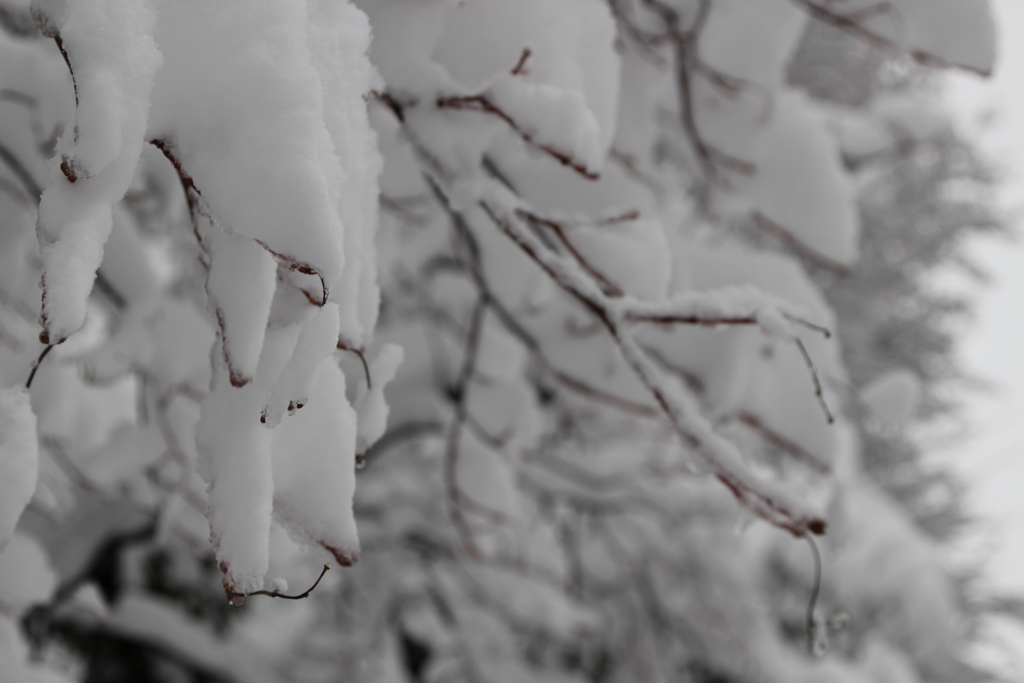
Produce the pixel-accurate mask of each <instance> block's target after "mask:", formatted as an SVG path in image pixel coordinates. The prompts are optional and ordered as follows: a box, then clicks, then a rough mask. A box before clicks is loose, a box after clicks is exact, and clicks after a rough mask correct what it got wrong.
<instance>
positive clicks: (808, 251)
mask: <svg viewBox="0 0 1024 683" xmlns="http://www.w3.org/2000/svg"><path fill="white" fill-rule="evenodd" d="M751 218H753V220H754V225H756V226H757V227H759V228H761V229H762V230H764V231H765V232H767V233H768V234H770V235H772V236H773V237H775V238H776V239H777V240H779V241H780V242H782V243H783V244H785V245H786V246H787V247H789V249H791V250H792V251H793V252H794V253H795V254H797V255H798V256H802V257H803V258H805V259H807V260H808V261H810V262H811V263H813V264H815V265H817V266H819V267H821V268H824V269H826V270H830V271H832V272H833V273H835V274H836V275H847V274H848V273H849V272H850V269H849V268H847V266H846V265H845V264H842V263H840V262H839V261H836V260H835V259H833V258H830V257H828V256H826V255H825V254H822V253H821V252H820V251H818V250H817V249H814V248H813V247H811V246H809V245H808V244H807V243H806V242H804V241H803V240H801V239H800V238H798V237H797V236H796V235H794V234H793V233H792V232H790V231H789V230H787V229H786V228H784V227H782V226H781V225H779V224H778V223H776V222H775V221H773V220H772V219H770V218H768V217H767V216H765V215H764V214H763V213H761V212H760V211H755V212H753V213H752V214H751Z"/></svg>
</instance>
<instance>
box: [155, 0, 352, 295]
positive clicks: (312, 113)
mask: <svg viewBox="0 0 1024 683" xmlns="http://www.w3.org/2000/svg"><path fill="white" fill-rule="evenodd" d="M308 21H309V17H308V13H307V11H306V4H305V2H303V1H302V0H284V1H281V0H259V1H258V2H252V3H247V5H246V7H245V11H244V12H242V13H238V12H235V11H233V6H230V5H224V6H222V5H208V4H206V3H202V2H163V3H161V5H160V17H159V22H158V25H157V31H156V41H157V44H158V45H159V46H160V50H161V51H162V52H163V55H164V68H162V69H161V70H160V71H159V72H158V73H157V77H156V82H155V85H154V89H153V106H152V116H151V120H150V125H149V129H148V131H147V133H146V134H147V136H148V137H149V138H150V139H160V140H166V141H167V143H168V144H169V145H170V147H171V148H172V150H173V152H174V154H175V156H176V158H177V159H178V160H179V162H180V163H181V165H182V168H183V169H184V171H185V172H186V173H187V174H188V175H189V176H190V177H191V178H192V180H193V181H194V182H195V185H196V187H197V188H198V189H199V192H200V193H201V194H202V201H203V203H204V204H205V205H206V206H208V207H209V209H210V210H211V211H212V213H213V214H214V215H215V216H216V217H217V219H218V221H219V222H220V223H221V224H222V225H223V226H224V228H225V230H227V231H228V232H230V233H232V234H234V235H239V236H245V237H247V238H250V239H252V240H256V241H258V242H259V243H260V244H261V245H262V246H264V248H266V249H267V250H268V251H270V252H272V253H273V254H274V255H275V258H277V260H278V261H279V262H280V263H282V264H284V265H285V266H286V267H289V268H295V269H299V268H303V269H309V270H312V271H314V272H316V273H317V274H319V275H320V276H321V277H322V278H323V279H324V282H325V287H326V288H327V290H328V291H330V289H331V288H332V287H334V285H335V284H337V282H338V281H339V278H340V277H341V271H342V268H343V265H344V255H343V244H342V242H343V234H344V228H343V226H342V224H341V219H340V217H339V216H338V209H337V202H338V188H339V187H340V186H341V184H342V181H343V178H344V177H345V176H344V171H343V169H342V168H341V165H340V162H339V160H338V156H337V152H336V150H335V148H334V144H333V142H332V140H331V137H330V134H329V132H328V130H327V125H326V123H325V120H324V99H323V88H322V87H321V77H320V74H319V72H318V71H317V69H316V67H315V66H314V64H313V59H312V55H311V53H310V49H309V46H308V42H307V34H308ZM336 68H342V69H343V68H345V66H344V65H338V66H337V67H336ZM182 93H188V96H187V97H183V96H182Z"/></svg>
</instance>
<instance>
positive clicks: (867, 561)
mask: <svg viewBox="0 0 1024 683" xmlns="http://www.w3.org/2000/svg"><path fill="white" fill-rule="evenodd" d="M822 26H826V27H829V28H830V29H831V30H835V31H836V32H837V33H836V34H835V36H841V38H838V37H837V38H834V39H833V41H834V44H835V45H838V44H839V41H840V40H850V41H854V43H855V44H856V45H859V46H861V47H862V48H863V49H864V50H870V51H872V54H874V55H876V57H875V59H876V60H877V64H890V65H892V64H896V65H901V68H904V69H919V68H921V67H918V66H914V65H913V63H914V62H918V63H922V64H924V65H925V66H927V67H928V68H936V67H942V68H946V67H955V68H962V69H967V70H969V71H973V72H977V73H979V74H987V73H989V72H990V71H991V69H992V66H993V61H994V58H995V47H994V44H993V35H994V29H993V26H992V19H991V16H990V14H989V11H988V7H987V3H986V2H983V1H979V0H942V1H941V2H938V1H936V0H898V1H895V2H882V3H876V2H873V1H871V2H868V1H864V2H862V1H860V0H842V1H841V2H839V1H833V2H826V1H825V0H758V2H747V1H745V0H643V1H641V0H458V1H456V0H418V1H417V2H409V1H408V0H357V1H356V2H354V3H353V2H350V1H349V0H250V1H249V2H246V3H239V2H233V1H230V2H229V1H226V0H225V1H222V2H201V1H199V0H132V1H130V2H129V1H127V0H32V2H31V4H29V3H28V2H24V1H22V0H0V28H2V30H0V64H2V65H3V66H2V68H0V220H2V223H0V240H2V242H0V674H2V675H0V678H3V680H5V681H6V680H11V681H15V682H20V681H35V680H55V681H56V680H75V679H76V677H81V676H79V674H81V673H82V671H81V670H79V669H80V668H81V667H82V666H83V665H79V669H76V668H75V667H76V665H75V664H74V662H78V661H80V660H76V659H75V656H78V657H79V658H80V659H81V658H82V657H84V660H85V661H86V662H87V663H86V665H84V666H85V668H86V669H88V670H89V671H90V672H93V674H94V675H99V674H95V671H96V669H95V668H94V665H95V662H94V661H93V660H90V659H89V655H88V654H86V655H73V656H69V657H65V659H68V658H70V659H71V661H72V663H71V664H68V663H67V662H62V661H59V659H60V658H59V657H42V658H41V659H40V658H39V657H32V656H30V652H29V649H30V646H31V647H32V648H34V651H36V652H37V653H38V652H45V651H47V648H48V647H49V644H50V643H51V641H55V640H59V639H60V638H64V639H65V640H69V641H74V634H76V633H77V634H79V636H80V635H81V633H82V629H85V630H86V631H87V632H90V633H92V631H89V629H93V630H94V631H95V633H94V634H93V635H94V636H95V637H97V638H100V639H101V641H102V642H103V643H107V644H110V643H114V644H116V645H117V646H118V647H122V648H123V647H128V648H129V649H131V648H134V650H133V651H136V650H137V651H138V652H141V653H143V654H142V655H140V656H141V657H142V658H141V659H140V660H139V661H138V662H137V663H136V664H137V666H142V667H145V666H157V665H156V664H154V663H153V662H157V663H162V664H161V666H165V667H166V666H171V667H178V668H179V669H182V670H184V671H185V672H186V673H189V674H194V675H195V676H200V675H204V676H212V677H213V678H215V679H217V678H227V679H231V680H245V681H264V680H265V681H276V680H335V679H336V678H338V677H341V678H342V679H344V680H366V681H462V680H466V681H473V680H478V681H496V682H497V681H524V680H533V681H552V682H554V681H566V682H568V681H587V680H590V681H640V680H643V681H648V680H649V681H669V680H684V681H704V682H705V683H708V682H710V681H780V682H782V681H786V682H792V681H808V682H810V681H815V682H816V683H833V682H834V683H843V682H847V681H850V682H861V681H863V682H867V681H887V682H890V683H914V682H916V681H926V680H927V681H931V680H934V681H960V680H966V678H967V677H970V676H977V677H979V680H980V677H981V676H982V674H981V672H978V671H975V670H974V669H972V668H971V667H969V666H968V665H967V664H966V663H965V661H966V660H965V652H966V650H965V648H966V645H967V643H968V640H969V639H968V637H967V636H968V635H969V634H968V632H967V629H965V628H964V627H963V625H962V624H963V622H964V621H965V620H966V619H967V618H968V617H969V616H971V613H970V612H969V610H967V609H966V607H965V605H964V598H963V596H962V595H961V588H962V584H961V583H958V582H957V581H956V577H954V576H953V574H952V573H951V571H950V569H949V567H948V566H947V565H946V564H945V563H944V561H943V557H942V549H941V547H940V544H939V543H938V538H937V536H936V535H935V534H931V533H929V532H928V530H927V529H925V528H923V527H922V525H921V524H920V523H919V522H920V520H919V519H918V518H917V517H915V515H914V514H913V513H912V511H910V510H908V509H907V507H906V505H907V503H908V501H906V500H901V499H899V497H898V496H896V495H894V494H893V492H892V490H891V488H887V486H886V482H884V481H879V480H878V478H877V477H876V476H875V473H877V472H878V471H880V470H878V469H877V468H873V467H872V466H871V461H870V457H871V449H870V439H871V435H873V434H875V435H877V434H879V433H883V434H888V433H889V432H886V431H885V430H890V431H892V430H897V431H899V430H902V429H904V428H905V426H906V425H907V424H909V423H912V422H913V421H914V420H915V419H917V418H918V417H919V415H920V414H921V413H922V411H923V409H922V408H921V406H922V405H923V404H922V401H924V398H922V396H923V395H925V394H927V392H928V391H929V387H931V386H932V385H931V384H930V382H932V380H933V378H931V377H929V376H921V375H920V373H919V372H918V370H919V369H918V368H913V367H898V366H896V367H892V366H893V365H894V364H893V363H888V359H886V362H887V367H885V368H884V370H885V372H884V373H883V372H874V374H873V376H872V377H865V376H864V374H863V373H862V372H861V367H860V365H854V366H850V367H848V365H847V363H846V362H845V361H844V348H843V345H844V344H847V341H848V340H847V338H846V336H845V334H840V332H841V331H842V330H843V329H844V327H843V326H844V317H843V316H844V315H846V313H845V312H844V311H845V310H846V309H845V308H844V306H843V305H841V304H842V301H843V296H844V292H850V291H857V292H859V293H861V294H863V296H864V297H865V298H868V299H870V297H872V296H874V295H873V294H872V292H870V291H863V292H861V290H855V289H854V286H853V285H849V284H844V283H857V282H859V280H858V279H857V278H858V273H859V272H860V271H859V270H858V269H859V268H861V267H862V266H861V265H860V264H861V261H860V260H859V259H860V257H861V256H862V254H860V253H859V250H860V248H861V246H862V245H863V244H869V245H870V244H872V242H871V239H870V238H869V236H868V233H869V228H870V225H867V224H866V222H867V221H870V220H871V214H870V212H869V211H867V210H865V208H864V206H865V198H866V196H867V193H869V192H871V191H872V187H873V186H872V181H873V179H875V178H877V177H879V174H881V173H884V172H885V169H884V168H883V167H882V165H881V164H885V163H888V161H887V159H888V158H889V157H890V156H892V155H897V156H898V155H900V154H903V153H904V150H906V149H907V148H908V146H909V148H913V147H914V145H917V144H920V145H926V144H929V142H930V141H932V140H933V139H936V138H937V137H938V136H940V135H941V134H943V132H944V131H945V132H948V125H947V123H946V122H945V121H944V120H943V118H942V117H941V116H938V115H935V114H934V112H933V111H930V108H932V107H933V103H932V102H931V101H930V100H929V99H928V97H927V96H926V95H924V94H922V93H921V92H918V91H915V90H914V89H912V88H895V87H894V88H889V89H886V88H884V87H882V86H873V87H874V88H875V89H876V90H877V92H874V93H873V97H872V98H870V101H866V102H862V103H859V104H858V105H857V106H850V105H842V104H839V102H840V100H841V98H839V97H838V96H835V97H833V96H830V95H828V94H824V95H823V92H822V89H821V88H817V87H815V86H814V85H813V83H812V82H811V81H812V79H810V78H804V79H801V77H800V76H799V73H800V67H801V64H805V63H806V60H807V59H813V54H814V52H813V47H811V48H809V47H808V45H811V43H810V42H809V36H812V35H813V34H814V32H815V31H816V30H820V27H822ZM844 44H846V43H844ZM846 45H848V44H846ZM826 46H827V47H826V48H825V49H831V47H832V45H830V44H828V43H827V42H826ZM819 49H821V48H819ZM808 50H809V51H810V54H811V55H812V57H811V58H808V57H806V56H802V55H803V54H804V52H806V51H808ZM802 60H804V61H802ZM843 68H849V69H850V70H851V71H855V70H857V69H859V70H860V73H862V74H863V73H868V74H869V75H868V78H869V80H872V83H876V82H879V79H880V76H879V73H880V70H881V68H880V67H878V68H874V67H866V66H864V65H863V64H860V65H853V64H848V65H845V67H844V66H843V65H840V66H839V67H836V70H835V73H833V74H832V75H831V78H833V79H837V80H839V79H843V78H844V77H845V76H844V73H843V71H842V69H843ZM872 69H873V70H872ZM794 74H795V75H794ZM825 90H827V88H826V89H825ZM875 198H876V199H877V196H876V197H875ZM888 206H895V205H894V204H893V203H892V202H890V204H889V205H888ZM894 210H895V209H894ZM968 222H969V220H966V219H965V220H964V221H961V223H959V224H958V226H963V225H965V224H967V223H968ZM33 228H34V230H33ZM874 258H876V256H875V255H874V254H867V255H864V260H865V262H868V263H870V262H871V259H874ZM928 265H933V264H928ZM879 286H881V285H879ZM844 287H846V289H845V290H844V289H843V288H844ZM835 301H839V302H840V305H836V304H834V303H833V302H835ZM871 305H876V304H875V303H873V302H872V301H865V306H871ZM849 316H850V319H851V320H852V319H853V317H854V316H855V313H850V314H849ZM872 329H874V328H872ZM849 344H850V345H851V348H852V351H849V350H848V351H847V356H850V354H854V357H856V356H855V354H857V353H864V352H865V351H864V349H865V348H867V347H866V345H865V344H864V343H862V342H861V341H859V340H858V338H857V337H856V335H855V334H854V333H851V334H850V335H849ZM870 380H874V381H872V382H871V383H870V384H868V382H869V381H870ZM925 398H926V396H925ZM873 430H874V431H873ZM879 430H881V431H879ZM865 462H867V463H868V464H867V465H865ZM364 468H365V469H364ZM357 472H358V474H357ZM26 510H27V512H26ZM815 538H817V540H814V539H815ZM71 539H74V540H73V541H72V540H71ZM133 553H134V554H133ZM210 553H212V556H213V558H215V559H214V560H213V561H212V564H210V565H209V566H208V565H206V564H204V559H203V558H205V557H206V556H207V555H208V554H210ZM132 558H134V559H132ZM357 563H358V564H357ZM122 565H123V566H124V568H123V569H122ZM353 565H356V566H354V567H353ZM331 566H341V567H351V568H350V569H345V570H343V571H333V572H327V571H326V570H327V568H328V567H331ZM111 567H113V568H111ZM130 567H135V569H134V574H133V573H132V570H131V569H130ZM140 567H141V568H140ZM214 577H216V579H219V583H220V585H221V586H222V588H223V591H224V593H225V594H226V597H227V601H228V602H229V603H230V604H231V606H232V607H231V608H230V610H233V611H225V609H226V608H225V606H224V605H222V604H219V603H217V606H216V607H211V605H213V604H214V603H213V602H212V599H200V597H201V596H202V595H203V592H202V591H203V589H200V588H196V586H200V585H203V586H206V585H208V584H209V583H210V582H211V581H214V582H215V583H216V581H215V580H214ZM822 579H824V584H822ZM204 582H205V583H204ZM311 585H312V586H316V587H317V588H316V592H312V591H308V590H307V591H306V592H305V593H303V588H305V587H307V586H311ZM189 586H192V588H189ZM289 586H292V587H293V589H292V591H291V593H289V589H288V587H289ZM288 595H292V596H293V597H299V598H304V597H307V596H312V597H311V599H309V600H306V601H305V602H302V603H288V602H285V601H278V600H269V599H267V600H262V599H256V596H271V597H288ZM182 596H188V597H187V601H188V605H189V607H188V608H187V609H186V608H183V607H182V606H181V604H180V603H181V602H182V600H183V599H185V598H183V597H182ZM811 596H813V597H811ZM206 597H207V598H209V596H206ZM176 598H177V599H176ZM243 605H244V607H243ZM330 605H334V607H333V609H334V610H335V611H334V613H333V616H332V614H331V613H329V612H330V609H331V608H329V606H330ZM842 615H846V616H845V617H844V616H842ZM846 621H848V622H849V623H848V624H846V623H845V622H846ZM21 627H24V629H26V632H27V633H28V634H29V635H30V636H31V638H29V639H26V636H25V634H23V633H22V631H21V630H19V629H20V628H21ZM61 629H63V631H62V630H61ZM76 629H77V630H76ZM68 633H72V636H68V635H67V634H68ZM61 634H63V635H61ZM96 634H99V635H96ZM215 634H216V635H215ZM126 643H127V644H126ZM67 647H68V648H69V649H70V650H71V651H73V650H74V647H73V645H69V646H67ZM97 652H98V651H97ZM168 653H170V654H168ZM325 653H326V654H325ZM93 656H97V657H98V656H99V655H96V654H95V653H94V655H93ZM119 656H120V655H119ZM114 659H117V657H114ZM37 660H38V661H37ZM158 668H159V667H158ZM146 670H147V671H148V669H146ZM154 670H155V669H154ZM134 675H136V676H139V675H142V674H138V673H136V674H134ZM147 675H150V674H147ZM151 675H153V676H157V674H151ZM124 676H128V674H124ZM89 680H93V679H89ZM96 680H108V679H96ZM109 680H131V678H130V677H122V678H117V677H116V676H115V675H114V674H109ZM153 680H163V678H153Z"/></svg>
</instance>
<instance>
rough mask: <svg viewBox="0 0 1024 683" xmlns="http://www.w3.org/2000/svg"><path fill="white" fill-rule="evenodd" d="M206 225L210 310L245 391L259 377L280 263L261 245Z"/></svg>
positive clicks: (230, 366) (234, 373)
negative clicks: (261, 354)
mask: <svg viewBox="0 0 1024 683" xmlns="http://www.w3.org/2000/svg"><path fill="white" fill-rule="evenodd" d="M204 223H205V224H206V225H207V226H209V230H208V231H207V232H206V233H205V234H202V245H203V248H204V250H205V251H206V253H207V255H208V257H209V266H208V267H209V271H208V275H207V278H206V292H207V294H208V296H209V299H208V302H207V306H208V307H209V308H210V309H211V313H212V315H213V318H214V320H216V321H217V324H218V326H219V328H220V341H221V344H222V348H223V354H224V362H225V363H226V364H227V367H228V370H229V372H230V375H231V383H232V384H233V385H234V386H236V387H240V386H245V385H246V384H248V383H249V382H251V381H252V378H253V376H254V375H255V374H256V364H257V363H258V362H259V357H260V350H261V349H262V347H263V334H264V330H265V329H266V327H267V320H268V319H269V317H270V305H271V302H272V301H273V297H274V289H275V287H276V286H277V264H275V263H274V259H273V258H272V257H271V256H270V254H268V253H267V252H266V251H265V250H264V249H263V248H261V247H260V246H259V245H258V244H257V243H256V242H254V241H252V240H249V239H246V238H244V237H235V236H233V235H229V234H227V233H225V232H223V231H221V230H220V229H218V228H217V227H216V226H212V225H210V224H209V223H208V222H204Z"/></svg>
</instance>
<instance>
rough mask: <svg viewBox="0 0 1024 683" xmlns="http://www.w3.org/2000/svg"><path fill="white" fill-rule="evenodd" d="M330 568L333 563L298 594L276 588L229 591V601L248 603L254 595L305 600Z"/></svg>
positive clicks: (235, 603)
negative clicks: (289, 593)
mask: <svg viewBox="0 0 1024 683" xmlns="http://www.w3.org/2000/svg"><path fill="white" fill-rule="evenodd" d="M330 568H331V565H329V564H325V565H324V568H323V569H322V570H320V576H318V577H316V581H314V582H313V585H312V586H310V587H309V588H307V589H306V590H305V591H304V592H302V593H299V594H298V595H285V594H284V593H280V592H278V591H276V590H273V591H266V590H260V591H253V592H252V593H234V592H229V593H228V602H230V603H231V604H232V605H244V604H245V603H246V601H247V600H248V599H249V598H250V597H252V596H254V595H266V596H267V597H270V598H281V599H282V600H305V599H306V598H308V597H309V596H310V594H311V593H312V592H313V591H314V590H315V589H316V587H317V586H319V585H320V580H321V579H323V578H324V574H326V573H327V571H328V570H329V569H330Z"/></svg>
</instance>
